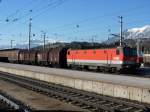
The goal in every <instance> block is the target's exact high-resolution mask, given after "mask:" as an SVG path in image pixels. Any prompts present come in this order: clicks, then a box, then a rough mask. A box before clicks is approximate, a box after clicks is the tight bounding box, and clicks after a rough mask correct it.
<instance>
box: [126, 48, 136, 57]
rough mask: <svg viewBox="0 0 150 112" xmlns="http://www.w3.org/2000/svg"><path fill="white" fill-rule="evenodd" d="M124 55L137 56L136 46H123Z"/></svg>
mask: <svg viewBox="0 0 150 112" xmlns="http://www.w3.org/2000/svg"><path fill="white" fill-rule="evenodd" d="M124 55H125V56H137V50H136V48H124Z"/></svg>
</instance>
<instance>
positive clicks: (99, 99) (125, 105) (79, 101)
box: [0, 73, 150, 112]
mask: <svg viewBox="0 0 150 112" xmlns="http://www.w3.org/2000/svg"><path fill="white" fill-rule="evenodd" d="M0 74H1V75H0V78H1V79H3V80H5V81H9V82H12V83H15V84H17V85H19V86H22V87H25V88H27V89H32V90H34V91H37V92H40V93H42V94H45V95H48V96H50V97H53V98H56V99H59V100H61V101H66V102H70V103H72V104H74V105H77V106H79V107H81V108H83V109H87V110H90V111H92V112H101V111H107V112H149V111H150V109H149V107H148V106H147V105H144V104H141V103H137V102H131V101H129V100H122V99H119V98H112V97H108V96H103V95H98V94H95V93H90V92H86V91H82V90H76V89H73V88H69V87H65V86H61V85H57V84H53V83H46V82H42V81H39V80H35V79H30V78H26V77H21V76H16V75H12V74H8V73H0Z"/></svg>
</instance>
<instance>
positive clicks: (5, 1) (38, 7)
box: [0, 0, 150, 45]
mask: <svg viewBox="0 0 150 112" xmlns="http://www.w3.org/2000/svg"><path fill="white" fill-rule="evenodd" d="M149 6H150V0H1V3H0V39H1V40H0V44H1V45H4V44H10V40H11V39H14V40H15V43H23V42H25V41H26V42H27V41H28V24H29V18H30V17H33V21H32V25H33V27H32V33H34V34H35V37H33V38H32V39H37V40H39V39H41V38H40V36H41V30H44V31H46V33H47V36H48V38H49V40H50V39H52V40H57V41H74V40H76V41H90V40H91V38H92V37H95V40H96V41H98V42H101V41H104V40H106V39H107V35H108V29H111V32H112V33H116V32H119V23H118V21H119V19H118V16H120V15H122V16H123V17H124V19H123V21H124V29H128V28H134V27H142V26H144V25H147V24H150V13H149V11H150V7H149ZM31 10H32V11H31ZM7 19H8V20H9V21H8V22H6V20H7ZM12 21H15V22H12Z"/></svg>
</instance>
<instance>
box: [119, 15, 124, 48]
mask: <svg viewBox="0 0 150 112" xmlns="http://www.w3.org/2000/svg"><path fill="white" fill-rule="evenodd" d="M119 19H120V21H119V23H120V46H123V36H122V27H123V22H122V19H123V17H122V16H119Z"/></svg>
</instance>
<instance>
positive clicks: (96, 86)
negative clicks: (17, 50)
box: [0, 63, 150, 104]
mask: <svg viewBox="0 0 150 112" xmlns="http://www.w3.org/2000/svg"><path fill="white" fill-rule="evenodd" d="M0 71H2V72H8V73H11V74H16V75H20V76H25V77H30V78H34V79H38V80H42V81H46V82H51V83H56V84H61V85H64V86H68V87H72V88H76V89H80V90H85V91H90V92H95V93H98V94H103V95H108V96H113V97H120V98H126V99H130V100H135V101H139V102H143V103H149V104H150V79H149V78H142V77H135V76H121V75H112V74H106V73H105V74H103V73H92V72H83V71H76V70H66V69H58V68H48V67H39V66H31V65H20V64H10V63H0Z"/></svg>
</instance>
